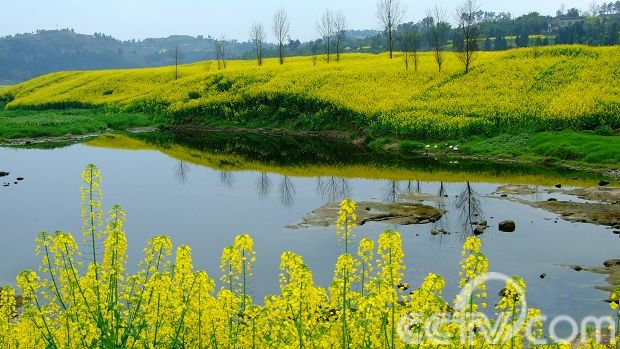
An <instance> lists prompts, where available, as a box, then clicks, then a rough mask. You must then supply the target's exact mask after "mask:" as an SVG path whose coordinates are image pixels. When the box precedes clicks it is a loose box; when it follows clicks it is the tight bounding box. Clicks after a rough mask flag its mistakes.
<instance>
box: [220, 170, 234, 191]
mask: <svg viewBox="0 0 620 349" xmlns="http://www.w3.org/2000/svg"><path fill="white" fill-rule="evenodd" d="M219 176H220V183H222V184H223V185H224V186H225V187H227V188H228V189H232V186H233V182H234V177H233V174H232V172H230V171H219Z"/></svg>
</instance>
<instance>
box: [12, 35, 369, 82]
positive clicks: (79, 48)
mask: <svg viewBox="0 0 620 349" xmlns="http://www.w3.org/2000/svg"><path fill="white" fill-rule="evenodd" d="M350 33H351V35H350V40H349V41H348V42H349V44H350V42H351V41H354V40H358V41H359V40H363V39H365V38H366V37H368V36H377V35H378V33H379V32H378V31H375V30H355V31H353V30H352V31H350ZM215 42H216V39H215V38H212V37H206V38H205V37H202V36H198V37H192V36H188V35H174V36H170V37H167V38H153V39H145V40H130V41H120V40H117V39H115V38H113V37H111V36H106V35H103V34H98V33H97V34H94V35H85V34H78V33H75V32H74V31H73V30H70V29H62V30H39V31H37V32H36V33H28V34H17V35H12V36H7V37H0V85H9V84H13V83H17V82H21V81H26V80H29V79H32V78H34V77H37V76H40V75H43V74H47V73H51V72H57V71H64V70H96V69H110V68H137V67H155V66H162V65H169V64H172V62H173V59H172V54H171V52H172V50H173V49H174V48H175V47H176V46H178V47H179V50H180V53H181V54H180V56H181V62H182V63H192V62H197V61H200V60H208V59H214V58H215V57H216V54H215ZM227 43H228V44H227V53H226V56H227V59H246V58H252V57H253V56H254V51H253V50H254V46H253V44H252V43H250V42H240V41H237V40H227ZM359 46H361V44H358V45H356V47H359ZM263 50H264V55H265V56H266V57H270V56H275V55H276V47H275V45H273V44H265V47H264V48H263ZM287 52H288V54H291V55H306V54H310V53H311V52H312V48H311V47H310V44H309V43H301V42H300V41H299V40H291V41H290V42H289V44H288V45H287Z"/></svg>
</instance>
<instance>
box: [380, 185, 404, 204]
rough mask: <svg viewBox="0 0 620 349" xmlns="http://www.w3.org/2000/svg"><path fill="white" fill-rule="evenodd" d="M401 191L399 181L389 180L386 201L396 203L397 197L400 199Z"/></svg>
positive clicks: (385, 195)
mask: <svg viewBox="0 0 620 349" xmlns="http://www.w3.org/2000/svg"><path fill="white" fill-rule="evenodd" d="M399 193H400V188H399V187H398V182H397V181H388V183H387V185H386V186H385V189H384V195H383V197H384V199H383V200H384V201H386V202H390V203H394V202H396V199H398V194H399Z"/></svg>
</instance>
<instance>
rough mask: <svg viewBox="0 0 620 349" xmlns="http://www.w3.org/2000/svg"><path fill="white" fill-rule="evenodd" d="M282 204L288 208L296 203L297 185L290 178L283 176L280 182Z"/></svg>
mask: <svg viewBox="0 0 620 349" xmlns="http://www.w3.org/2000/svg"><path fill="white" fill-rule="evenodd" d="M280 202H282V204H283V205H284V206H287V207H290V206H292V205H293V203H294V202H295V185H294V184H293V181H292V180H291V179H290V178H289V177H288V176H283V177H282V181H281V182H280Z"/></svg>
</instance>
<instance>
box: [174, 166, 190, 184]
mask: <svg viewBox="0 0 620 349" xmlns="http://www.w3.org/2000/svg"><path fill="white" fill-rule="evenodd" d="M187 172H189V166H187V165H186V164H185V162H183V161H179V162H178V163H177V168H176V172H175V174H176V177H177V180H178V181H179V183H181V184H185V183H186V182H187Z"/></svg>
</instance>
